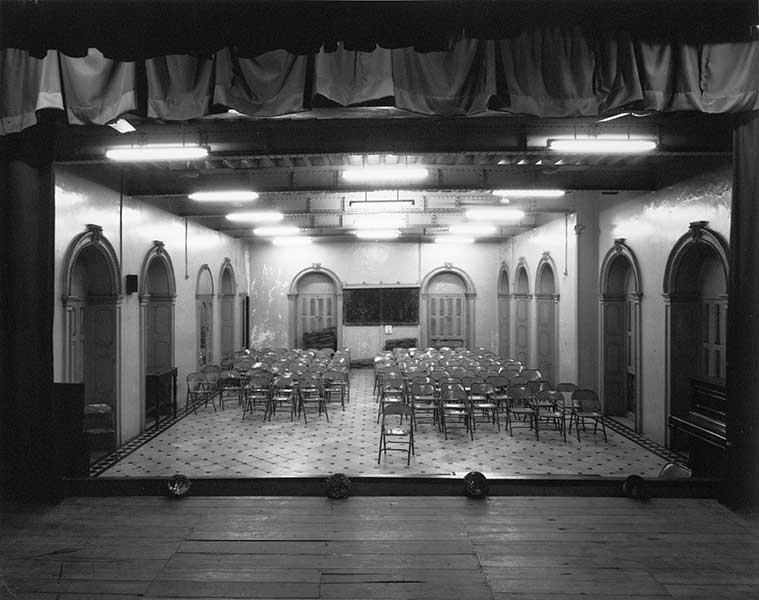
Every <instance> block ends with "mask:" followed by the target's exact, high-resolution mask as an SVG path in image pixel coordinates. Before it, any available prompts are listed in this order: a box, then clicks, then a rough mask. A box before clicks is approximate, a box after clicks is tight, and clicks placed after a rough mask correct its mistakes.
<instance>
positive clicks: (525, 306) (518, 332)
mask: <svg viewBox="0 0 759 600" xmlns="http://www.w3.org/2000/svg"><path fill="white" fill-rule="evenodd" d="M514 279H515V281H514V300H513V301H514V358H515V359H516V360H518V361H519V362H521V363H522V364H523V365H524V366H525V367H530V366H531V362H530V361H531V356H530V331H531V329H532V328H531V326H530V304H531V302H532V294H530V278H529V275H528V274H527V263H526V261H525V260H524V258H520V259H519V264H517V268H516V272H515V275H514Z"/></svg>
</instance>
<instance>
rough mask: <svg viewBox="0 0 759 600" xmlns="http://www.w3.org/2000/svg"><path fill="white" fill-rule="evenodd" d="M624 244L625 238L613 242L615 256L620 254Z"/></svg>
mask: <svg viewBox="0 0 759 600" xmlns="http://www.w3.org/2000/svg"><path fill="white" fill-rule="evenodd" d="M624 243H625V238H616V239H615V240H614V252H616V253H617V254H619V253H620V252H622V246H623V245H624Z"/></svg>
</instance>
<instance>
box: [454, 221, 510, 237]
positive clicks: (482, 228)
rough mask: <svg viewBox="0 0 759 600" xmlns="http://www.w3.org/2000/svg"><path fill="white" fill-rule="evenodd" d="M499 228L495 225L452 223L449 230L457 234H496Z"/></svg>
mask: <svg viewBox="0 0 759 600" xmlns="http://www.w3.org/2000/svg"><path fill="white" fill-rule="evenodd" d="M497 229H498V228H497V227H496V226H495V225H486V224H484V223H482V224H479V223H465V224H463V225H451V226H450V227H449V228H448V231H450V232H451V233H454V234H456V235H494V234H495V232H496V230H497Z"/></svg>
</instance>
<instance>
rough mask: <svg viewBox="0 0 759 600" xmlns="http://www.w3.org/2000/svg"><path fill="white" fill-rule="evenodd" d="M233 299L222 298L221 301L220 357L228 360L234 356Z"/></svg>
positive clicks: (228, 297) (229, 297)
mask: <svg viewBox="0 0 759 600" xmlns="http://www.w3.org/2000/svg"><path fill="white" fill-rule="evenodd" d="M234 302H235V299H234V296H224V297H222V299H221V357H222V358H230V357H231V356H232V355H233V354H234V350H235V349H234V329H235V304H234Z"/></svg>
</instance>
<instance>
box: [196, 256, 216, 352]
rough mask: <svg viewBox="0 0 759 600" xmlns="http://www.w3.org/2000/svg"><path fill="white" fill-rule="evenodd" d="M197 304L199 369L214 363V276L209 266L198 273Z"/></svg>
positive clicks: (201, 268) (204, 266)
mask: <svg viewBox="0 0 759 600" xmlns="http://www.w3.org/2000/svg"><path fill="white" fill-rule="evenodd" d="M195 302H196V303H197V311H198V318H197V332H198V367H202V366H203V365H206V364H209V363H212V362H213V276H212V275H211V269H209V268H208V265H203V266H201V267H200V271H198V282H197V286H196V287H195Z"/></svg>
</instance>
